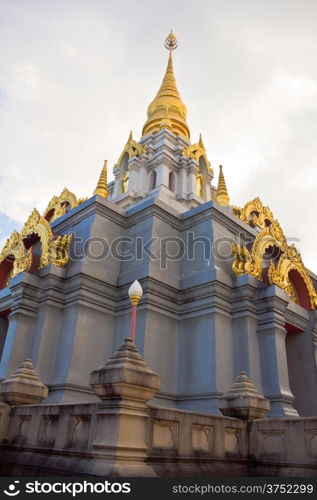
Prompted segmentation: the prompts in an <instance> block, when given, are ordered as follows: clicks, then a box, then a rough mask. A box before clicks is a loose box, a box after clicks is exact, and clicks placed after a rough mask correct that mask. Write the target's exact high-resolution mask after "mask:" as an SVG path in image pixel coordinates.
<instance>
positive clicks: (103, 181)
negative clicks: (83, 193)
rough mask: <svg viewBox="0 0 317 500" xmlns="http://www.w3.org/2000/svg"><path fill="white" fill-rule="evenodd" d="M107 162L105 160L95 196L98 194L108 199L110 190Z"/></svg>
mask: <svg viewBox="0 0 317 500" xmlns="http://www.w3.org/2000/svg"><path fill="white" fill-rule="evenodd" d="M107 170H108V169H107V160H105V162H104V165H103V167H102V170H101V174H100V177H99V180H98V184H97V187H96V189H95V190H94V194H98V195H99V196H102V197H103V198H108V194H109V193H108V188H107V174H108V171H107Z"/></svg>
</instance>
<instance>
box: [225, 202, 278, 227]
mask: <svg viewBox="0 0 317 500" xmlns="http://www.w3.org/2000/svg"><path fill="white" fill-rule="evenodd" d="M231 208H232V211H233V213H234V215H235V216H236V217H239V219H240V220H242V221H243V222H246V223H247V224H249V225H250V226H252V227H255V226H256V227H259V228H260V229H264V228H266V227H268V226H269V225H270V224H271V223H272V222H273V221H274V216H273V214H272V212H271V210H270V209H269V207H266V206H264V205H263V203H262V201H261V200H260V198H258V197H257V198H254V200H251V201H249V202H248V203H246V205H244V207H243V208H240V207H235V206H232V207H231Z"/></svg>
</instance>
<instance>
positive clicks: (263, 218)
mask: <svg viewBox="0 0 317 500" xmlns="http://www.w3.org/2000/svg"><path fill="white" fill-rule="evenodd" d="M232 209H233V212H234V214H235V215H236V216H237V217H239V218H240V219H241V220H243V221H244V222H246V223H248V224H249V225H251V226H257V227H259V228H260V229H262V230H261V231H260V232H259V233H258V235H257V236H256V238H255V239H254V241H253V243H252V245H251V246H249V248H248V247H247V246H241V245H238V244H236V243H233V245H232V252H233V255H234V261H233V264H232V269H233V271H234V273H235V274H236V275H237V276H241V275H243V274H246V273H248V274H250V275H252V276H255V277H256V278H257V279H259V280H261V281H265V282H266V283H268V284H270V285H276V286H278V287H280V288H282V289H283V290H285V291H286V292H287V293H288V295H289V296H290V298H291V300H292V301H293V302H297V303H301V305H303V304H304V303H305V304H306V300H305V299H303V297H301V296H300V295H301V294H302V295H307V297H309V307H308V308H311V309H315V308H317V293H316V290H315V288H314V285H313V283H312V280H311V278H310V276H309V274H308V271H307V269H306V268H305V266H304V264H303V261H302V258H301V255H300V253H299V252H298V250H297V249H296V247H295V246H294V245H288V243H287V240H286V238H285V235H284V233H283V230H282V228H281V226H280V224H279V222H278V221H277V220H275V219H274V217H273V214H272V212H271V210H270V209H269V208H268V207H264V206H263V204H262V202H261V200H260V199H259V198H255V199H254V200H252V201H251V202H249V203H247V204H246V205H245V207H244V208H243V209H240V208H237V207H232ZM269 250H271V251H270V253H268V251H269ZM292 271H294V272H295V273H296V274H295V275H296V276H298V277H299V279H300V280H301V283H302V284H303V285H304V291H303V290H302V292H301V294H299V292H298V290H297V289H296V286H295V283H294V276H292Z"/></svg>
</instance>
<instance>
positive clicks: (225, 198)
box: [215, 165, 230, 207]
mask: <svg viewBox="0 0 317 500" xmlns="http://www.w3.org/2000/svg"><path fill="white" fill-rule="evenodd" d="M219 168H220V172H219V180H218V187H217V191H216V198H215V199H216V201H217V203H219V205H221V206H222V207H227V206H228V205H229V203H230V198H229V195H228V191H227V186H226V181H225V176H224V175H223V171H222V165H220V167H219Z"/></svg>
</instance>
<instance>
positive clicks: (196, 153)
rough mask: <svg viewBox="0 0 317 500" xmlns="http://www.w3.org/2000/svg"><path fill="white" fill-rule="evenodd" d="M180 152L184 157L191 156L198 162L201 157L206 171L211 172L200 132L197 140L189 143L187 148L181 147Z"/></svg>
mask: <svg viewBox="0 0 317 500" xmlns="http://www.w3.org/2000/svg"><path fill="white" fill-rule="evenodd" d="M182 154H183V155H184V156H186V158H192V159H193V160H196V161H197V162H199V159H200V158H201V157H203V158H204V160H205V162H206V165H207V170H208V172H209V173H210V174H213V169H212V168H211V166H210V161H209V160H208V158H207V153H206V150H205V146H204V144H203V141H202V137H201V134H200V136H199V142H195V144H191V145H190V146H188V147H187V148H182Z"/></svg>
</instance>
